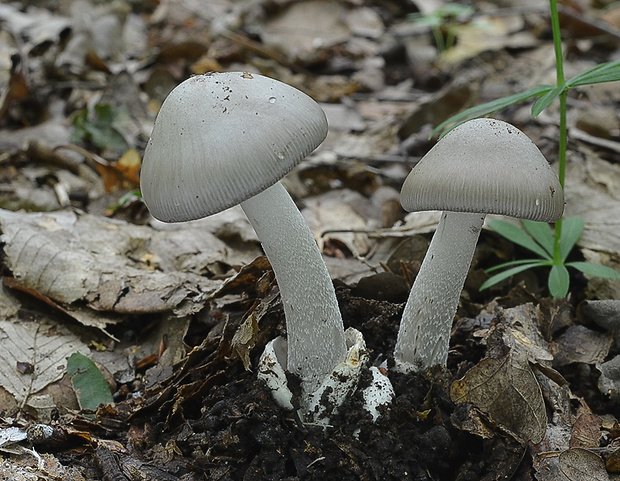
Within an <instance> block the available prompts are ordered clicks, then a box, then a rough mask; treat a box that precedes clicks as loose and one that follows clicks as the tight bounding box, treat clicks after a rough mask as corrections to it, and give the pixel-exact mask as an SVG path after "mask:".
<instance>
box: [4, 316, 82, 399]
mask: <svg viewBox="0 0 620 481" xmlns="http://www.w3.org/2000/svg"><path fill="white" fill-rule="evenodd" d="M58 332H59V329H58V327H57V326H49V325H42V324H41V323H38V322H25V321H21V322H20V323H12V322H7V321H0V385H1V386H2V387H4V388H5V389H6V390H7V391H9V392H10V393H11V394H12V395H13V396H14V397H15V399H16V400H17V402H18V404H20V403H22V402H24V401H25V400H26V399H27V398H28V397H29V396H31V395H33V394H36V393H38V392H39V391H41V390H42V389H43V388H45V387H46V386H47V385H48V384H51V383H53V382H55V381H58V380H59V379H61V378H62V377H63V375H64V373H65V366H66V359H67V358H68V357H69V356H70V355H71V354H72V353H74V352H80V353H83V354H88V352H89V349H88V347H87V346H86V345H85V344H83V343H82V342H81V341H80V339H79V338H78V337H77V336H74V335H73V334H69V333H66V332H62V333H58ZM25 362H26V363H29V364H31V365H32V372H29V373H23V374H22V373H20V372H19V371H18V369H17V364H18V363H25Z"/></svg>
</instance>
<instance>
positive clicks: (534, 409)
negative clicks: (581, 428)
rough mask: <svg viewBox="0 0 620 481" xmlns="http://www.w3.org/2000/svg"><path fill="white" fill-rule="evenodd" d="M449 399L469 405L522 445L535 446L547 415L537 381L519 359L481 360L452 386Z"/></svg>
mask: <svg viewBox="0 0 620 481" xmlns="http://www.w3.org/2000/svg"><path fill="white" fill-rule="evenodd" d="M450 398H451V399H452V400H453V401H454V402H455V403H464V402H467V403H471V404H473V405H474V406H476V407H477V408H478V409H480V410H481V411H483V412H486V413H487V414H488V415H489V417H490V418H491V419H492V420H493V421H494V422H495V423H497V425H498V426H500V427H501V428H502V429H505V430H507V431H510V432H512V433H514V435H515V436H516V437H517V438H518V439H520V440H521V441H522V442H525V441H531V442H533V443H539V442H540V441H541V440H542V438H543V436H544V435H545V429H546V426H547V414H546V411H545V404H544V400H543V397H542V393H541V390H540V386H539V385H538V381H537V380H536V377H535V376H534V373H533V372H532V370H531V369H530V367H529V364H528V363H527V361H526V360H525V359H524V358H523V357H516V356H514V355H513V354H508V355H507V356H505V357H504V358H503V359H492V358H488V359H483V360H482V361H480V362H479V363H478V364H477V365H476V366H474V367H473V368H472V369H470V370H469V371H468V372H467V374H466V375H465V377H463V378H462V379H460V380H458V381H455V382H454V383H452V386H451V388H450Z"/></svg>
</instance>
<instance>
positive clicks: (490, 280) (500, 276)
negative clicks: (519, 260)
mask: <svg viewBox="0 0 620 481" xmlns="http://www.w3.org/2000/svg"><path fill="white" fill-rule="evenodd" d="M546 265H549V263H548V262H547V261H536V262H530V263H528V264H524V265H521V266H517V267H513V268H512V269H506V270H505V271H504V272H500V273H499V274H495V275H494V276H491V277H489V278H488V279H487V280H486V281H484V282H483V283H482V285H481V286H480V290H481V291H483V290H484V289H487V288H489V287H491V286H494V285H495V284H497V283H499V282H502V281H503V280H504V279H508V278H509V277H512V276H514V275H515V274H518V273H519V272H523V271H526V270H528V269H533V268H534V267H543V266H546Z"/></svg>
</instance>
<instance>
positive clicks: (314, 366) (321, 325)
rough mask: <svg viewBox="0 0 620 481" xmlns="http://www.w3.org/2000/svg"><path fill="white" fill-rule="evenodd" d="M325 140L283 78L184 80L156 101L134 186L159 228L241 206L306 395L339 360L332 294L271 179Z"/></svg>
mask: <svg viewBox="0 0 620 481" xmlns="http://www.w3.org/2000/svg"><path fill="white" fill-rule="evenodd" d="M326 135H327V119H326V118H325V114H324V112H323V110H322V109H321V108H320V107H319V105H318V104H317V103H316V102H314V100H312V99H311V98H310V97H308V96H307V95H305V94H304V93H302V92H300V91H299V90H297V89H295V88H293V87H291V86H289V85H287V84H284V83H282V82H279V81H276V80H273V79H270V78H267V77H264V76H261V75H257V74H249V73H242V72H226V73H211V74H206V75H199V76H195V77H191V78H189V79H188V80H186V81H184V82H183V83H181V84H180V85H179V86H178V87H176V88H175V89H174V90H173V91H172V92H171V93H170V95H169V96H168V97H167V98H166V100H165V101H164V103H163V105H162V107H161V110H160V111H159V114H158V116H157V119H156V121H155V126H154V128H153V133H152V135H151V138H150V140H149V142H148V145H147V147H146V151H145V153H144V162H143V165H142V172H141V181H140V186H141V190H142V196H143V198H144V201H145V203H146V205H147V207H148V208H149V210H150V212H151V214H152V215H153V216H154V217H155V218H157V219H159V220H161V221H163V222H183V221H189V220H194V219H199V218H202V217H206V216H209V215H212V214H214V213H217V212H220V211H222V210H224V209H226V208H228V207H231V206H234V205H236V204H241V207H242V208H243V210H244V211H245V213H246V215H247V217H248V219H249V220H250V222H251V224H252V226H253V227H254V230H255V231H256V233H257V235H258V237H259V239H260V240H261V243H262V245H263V248H264V251H265V253H266V255H267V257H268V258H269V260H270V262H271V265H272V267H273V270H274V273H275V276H276V280H277V282H278V286H279V288H280V293H281V297H282V303H283V305H284V312H285V316H286V323H287V334H288V359H287V362H286V364H287V369H288V371H289V372H291V373H293V374H296V375H298V376H299V378H300V379H301V382H302V389H303V392H305V393H311V392H313V391H314V390H316V389H317V388H318V387H319V386H320V384H321V383H322V382H323V380H324V379H325V378H326V377H328V376H329V375H330V374H331V373H332V372H333V370H334V368H335V366H337V365H339V364H340V363H342V362H343V361H344V360H345V356H346V354H347V346H346V342H345V335H344V330H343V324H342V318H341V315H340V311H339V308H338V302H337V300H336V295H335V292H334V288H333V285H332V282H331V279H330V276H329V273H328V272H327V268H326V267H325V263H324V261H323V258H322V257H321V254H320V252H319V250H318V246H317V245H316V243H315V240H314V238H313V236H312V233H311V232H310V229H309V228H308V226H307V224H306V223H305V221H304V219H303V217H302V216H301V213H300V212H299V210H298V209H297V207H296V206H295V204H294V202H293V200H292V199H291V197H290V196H289V194H288V193H287V191H286V190H285V188H284V187H283V186H282V184H281V183H280V182H279V181H280V179H281V178H282V177H283V176H284V175H286V174H287V173H288V172H290V171H291V170H292V169H293V168H294V167H295V166H296V165H297V164H298V163H300V162H301V161H302V160H303V159H304V157H306V156H307V155H308V154H309V153H310V152H312V151H313V150H314V149H315V148H316V147H317V146H318V145H319V144H320V143H321V142H322V141H323V140H324V139H325V136H326Z"/></svg>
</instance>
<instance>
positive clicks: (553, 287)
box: [547, 264, 570, 298]
mask: <svg viewBox="0 0 620 481" xmlns="http://www.w3.org/2000/svg"><path fill="white" fill-rule="evenodd" d="M547 285H548V286H549V294H551V297H555V298H560V297H566V294H568V287H569V285H570V276H569V275H568V269H567V268H566V266H564V264H555V265H553V266H552V267H551V272H549V279H548V280H547Z"/></svg>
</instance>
